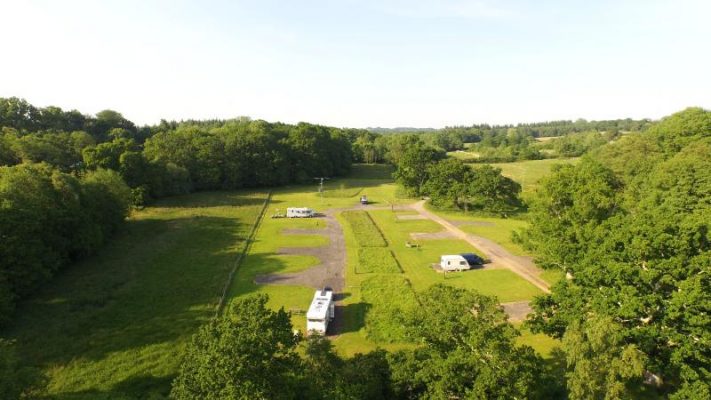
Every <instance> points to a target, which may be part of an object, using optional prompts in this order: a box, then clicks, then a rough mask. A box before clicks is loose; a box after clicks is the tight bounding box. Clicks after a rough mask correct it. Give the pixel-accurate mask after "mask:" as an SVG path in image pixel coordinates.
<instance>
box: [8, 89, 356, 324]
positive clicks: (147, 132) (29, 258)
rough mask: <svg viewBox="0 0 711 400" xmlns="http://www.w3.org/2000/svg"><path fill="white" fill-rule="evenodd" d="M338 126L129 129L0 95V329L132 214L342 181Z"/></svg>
mask: <svg viewBox="0 0 711 400" xmlns="http://www.w3.org/2000/svg"><path fill="white" fill-rule="evenodd" d="M351 160H352V150H351V142H350V136H349V135H348V134H347V132H346V131H345V130H342V129H337V128H331V127H324V126H319V125H312V124H307V123H299V124H297V125H288V124H281V123H268V122H265V121H252V120H250V119H247V118H241V119H235V120H227V121H188V122H183V123H176V122H166V121H162V122H161V123H160V124H159V125H156V126H150V127H136V125H135V124H133V123H132V122H130V121H128V120H126V119H125V118H124V117H123V116H122V115H121V114H120V113H118V112H115V111H111V110H105V111H102V112H100V113H98V114H97V115H96V116H95V117H91V116H85V115H83V114H81V113H79V112H78V111H68V112H65V111H63V110H62V109H60V108H58V107H46V108H37V107H34V106H32V105H30V104H29V103H27V102H26V101H24V100H21V99H17V98H9V99H0V324H2V323H5V322H7V320H8V319H9V318H10V316H11V314H12V310H13V309H14V305H15V303H16V302H17V300H18V299H21V298H22V297H24V296H27V295H28V294H30V293H31V292H32V290H34V289H35V288H36V287H37V285H39V284H40V283H42V282H44V281H46V280H48V279H50V278H51V277H52V276H53V275H54V274H55V273H56V272H57V271H58V270H60V269H61V268H63V267H65V266H66V265H68V264H70V263H71V262H74V261H76V260H78V259H80V258H82V257H84V256H86V255H88V254H91V253H93V252H95V251H96V250H97V249H98V248H99V247H100V246H101V245H102V244H104V243H105V242H106V241H107V240H108V238H109V237H110V236H111V235H112V233H114V232H115V231H116V230H117V229H119V227H120V226H121V224H122V223H123V221H124V219H125V218H126V217H127V215H128V213H129V209H130V207H131V206H142V205H144V204H146V203H148V202H150V201H151V200H152V199H155V198H160V197H164V196H171V195H177V194H183V193H189V192H192V191H196V190H223V189H239V188H247V187H264V186H279V185H285V184H289V183H303V182H312V181H313V177H317V176H326V177H333V176H342V175H345V174H347V173H348V172H349V170H350V166H351Z"/></svg>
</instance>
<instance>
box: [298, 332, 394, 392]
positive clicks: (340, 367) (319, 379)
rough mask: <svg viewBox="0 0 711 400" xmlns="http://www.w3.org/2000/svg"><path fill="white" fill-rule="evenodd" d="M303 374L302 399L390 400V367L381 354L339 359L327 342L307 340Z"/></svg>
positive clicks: (383, 353)
mask: <svg viewBox="0 0 711 400" xmlns="http://www.w3.org/2000/svg"><path fill="white" fill-rule="evenodd" d="M303 368H304V370H303V389H302V390H301V394H300V398H304V399H323V400H327V399H343V400H346V399H353V400H357V399H374V400H375V399H391V398H392V396H393V393H392V392H391V390H390V367H389V365H388V361H387V358H386V353H385V351H383V350H376V351H373V352H371V353H368V354H360V353H358V354H356V355H355V356H353V357H351V358H348V359H343V358H341V357H339V356H338V355H337V354H336V353H334V352H333V346H332V345H331V341H330V340H329V339H326V338H324V337H322V336H318V335H316V336H310V337H309V338H308V341H307V343H306V358H305V360H304V367H303Z"/></svg>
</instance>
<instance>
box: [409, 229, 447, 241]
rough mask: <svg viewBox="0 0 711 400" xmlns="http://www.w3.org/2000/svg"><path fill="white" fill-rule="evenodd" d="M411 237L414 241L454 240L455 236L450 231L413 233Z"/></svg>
mask: <svg viewBox="0 0 711 400" xmlns="http://www.w3.org/2000/svg"><path fill="white" fill-rule="evenodd" d="M410 237H411V238H412V239H413V240H439V239H452V238H454V235H453V234H452V232H450V231H448V230H444V231H441V232H412V233H410Z"/></svg>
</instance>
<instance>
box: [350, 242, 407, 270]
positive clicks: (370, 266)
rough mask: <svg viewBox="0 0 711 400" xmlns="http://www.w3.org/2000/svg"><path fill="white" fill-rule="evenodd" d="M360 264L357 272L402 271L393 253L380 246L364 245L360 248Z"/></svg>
mask: <svg viewBox="0 0 711 400" xmlns="http://www.w3.org/2000/svg"><path fill="white" fill-rule="evenodd" d="M358 261H359V262H358V265H357V266H356V272H358V273H359V274H369V273H374V272H375V273H379V274H399V273H401V272H402V270H401V269H400V266H399V265H398V263H397V260H396V259H395V257H394V256H393V253H392V252H391V251H390V250H388V249H383V248H378V247H364V248H361V249H358Z"/></svg>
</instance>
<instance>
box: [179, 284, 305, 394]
mask: <svg viewBox="0 0 711 400" xmlns="http://www.w3.org/2000/svg"><path fill="white" fill-rule="evenodd" d="M267 300H268V298H267V296H266V295H254V296H249V297H245V298H240V299H236V300H234V301H233V302H232V303H230V305H229V306H228V307H227V309H226V311H225V314H224V316H222V317H220V318H215V319H213V320H212V321H210V322H209V323H208V324H207V325H205V326H203V327H202V328H200V330H199V331H198V333H197V334H195V335H194V336H193V338H192V340H191V342H190V344H189V345H188V347H187V349H186V350H185V354H184V357H183V361H182V364H181V366H180V372H179V374H178V377H177V378H176V379H175V381H174V382H173V389H172V391H171V394H170V395H171V398H173V399H206V400H209V399H220V400H223V399H224V400H229V399H289V398H292V399H293V398H298V397H299V393H298V392H297V391H296V390H295V384H296V379H295V376H294V374H295V373H297V372H298V371H300V367H299V358H298V355H297V353H296V352H295V348H296V344H297V342H298V338H297V337H295V336H294V334H293V332H292V326H291V322H290V320H289V315H288V314H287V313H286V312H285V311H284V309H283V308H282V309H280V310H279V311H272V310H270V309H268V308H267Z"/></svg>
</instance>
